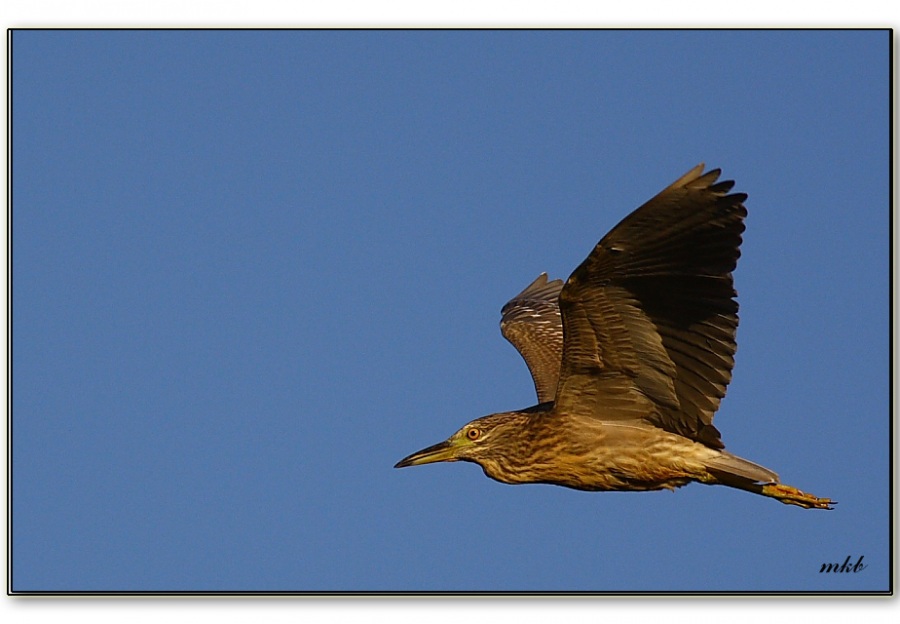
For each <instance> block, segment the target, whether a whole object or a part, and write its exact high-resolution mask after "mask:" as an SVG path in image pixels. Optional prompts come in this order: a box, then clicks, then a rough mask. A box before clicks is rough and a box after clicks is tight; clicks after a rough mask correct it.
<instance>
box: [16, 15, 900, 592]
mask: <svg viewBox="0 0 900 624" xmlns="http://www.w3.org/2000/svg"><path fill="white" fill-rule="evenodd" d="M889 44H890V40H889V33H887V32H885V31H882V32H875V31H857V32H853V31H843V32H838V31H807V32H797V31H731V32H702V31H665V32H658V31H657V32H634V31H631V32H623V31H557V32H546V31H514V32H492V31H465V32H452V31H451V32H448V31H438V32H435V31H430V32H429V31H413V32H404V31H365V32H343V31H342V32H335V31H283V32H272V31H255V32H253V31H249V32H223V31H206V32H195V31H168V32H160V31H157V32H150V31H147V32H141V31H119V32H89V31H88V32H47V31H43V32H42V31H17V32H15V33H14V35H13V47H12V70H13V79H12V87H13V92H12V93H13V100H12V107H13V109H12V110H13V122H12V132H13V152H12V156H13V176H12V183H13V186H12V192H13V195H12V197H13V213H12V216H13V228H12V234H13V236H12V244H13V268H12V277H13V285H12V294H13V309H12V321H13V335H12V338H13V357H12V364H13V383H12V390H13V395H12V408H13V412H12V419H13V420H12V423H13V430H12V444H13V477H14V482H13V502H14V506H13V509H12V520H13V532H12V546H13V589H14V590H18V591H29V590H32V591H65V590H95V591H110V590H122V591H134V590H158V591H173V590H199V591H208V590H244V591H255V590H258V591H273V590H284V591H331V590H337V591H445V590H446V591H480V590H483V591H556V590H579V591H705V590H718V591H838V592H839V591H861V590H863V591H864V590H870V591H875V590H885V589H887V588H888V584H889V576H888V575H889V566H890V553H889V531H890V515H889V506H890V499H889V493H890V492H889V468H890V430H889V425H890V417H891V410H890V402H889V388H890V386H889V383H890V377H889V367H890V350H889V349H890V346H889V322H890V321H889V302H890V299H889V296H890V294H889V262H890V187H889V182H890V177H889V174H890V171H889V153H890V152H889V150H890V143H889V140H890V135H889V126H888V122H889V114H890V111H889V82H888V78H889V76H888V71H889V68H888V58H889ZM701 161H702V162H706V163H707V165H708V166H709V167H721V168H722V169H723V171H724V177H725V178H731V179H735V180H736V182H737V184H736V190H739V191H742V192H746V193H748V194H749V199H748V201H747V208H748V211H749V216H748V219H747V228H748V229H747V232H746V233H745V236H744V245H743V247H742V251H743V255H742V258H741V261H740V263H739V265H738V269H737V271H736V273H735V280H736V286H737V289H738V292H739V301H740V304H741V326H740V329H739V332H738V344H739V348H738V354H737V364H736V367H735V371H734V381H733V382H732V384H731V386H730V389H729V392H728V396H727V397H726V399H725V400H724V401H723V403H722V407H721V409H720V411H719V414H718V416H717V419H716V425H717V427H718V428H719V429H720V431H721V432H722V434H723V440H724V441H725V443H726V445H727V447H728V449H729V450H731V451H732V452H735V453H737V454H739V455H742V456H744V457H747V458H749V459H752V460H754V461H756V462H758V463H761V464H763V465H765V466H767V467H769V468H772V469H774V470H776V471H777V472H779V474H780V475H781V476H782V478H783V480H784V481H785V482H787V483H789V484H791V485H795V486H797V487H799V488H801V489H804V490H807V491H810V492H813V493H815V494H817V495H820V496H829V497H832V498H834V499H836V500H838V501H840V504H839V505H838V508H837V510H835V511H833V512H829V513H825V512H815V511H807V510H802V509H799V508H792V507H787V506H783V505H780V504H778V503H776V502H774V501H772V500H769V499H765V498H762V497H757V496H753V495H750V494H747V493H744V492H739V491H736V490H730V489H728V488H724V487H706V486H702V485H697V484H694V485H690V486H687V487H685V488H682V489H680V490H679V491H677V492H675V493H670V492H657V493H640V494H638V493H585V492H577V491H572V490H567V489H563V488H557V487H551V486H545V485H528V486H507V485H502V484H499V483H496V482H494V481H491V480H489V479H487V478H486V477H484V475H483V474H482V472H481V470H480V469H479V468H478V467H477V466H475V465H473V464H461V463H457V464H438V465H433V466H424V467H416V468H409V469H404V470H394V469H393V468H392V466H393V464H394V463H395V462H396V461H397V460H399V459H400V458H402V457H404V456H405V455H407V454H409V453H410V452H412V451H415V450H418V449H420V448H422V447H424V446H427V445H430V444H432V443H435V442H438V441H440V440H442V439H444V438H445V437H447V436H448V435H449V434H451V433H452V432H453V431H455V430H456V429H457V428H459V427H460V426H461V425H463V424H464V423H465V422H467V421H469V420H471V419H473V418H475V417H477V416H481V415H484V414H488V413H491V412H497V411H505V410H509V409H515V408H521V407H526V406H528V405H531V404H533V403H534V396H533V387H532V384H531V380H530V377H529V375H528V372H527V369H526V368H525V365H524V363H523V362H522V361H521V360H520V359H519V356H518V354H517V353H516V352H515V350H514V349H513V348H512V347H511V346H510V345H509V344H507V343H506V342H505V341H504V340H503V339H502V338H501V337H500V333H499V328H498V321H499V309H500V307H501V306H502V304H503V303H505V302H506V300H507V299H508V298H509V297H510V296H512V295H514V294H516V293H517V292H519V291H520V290H521V289H522V287H524V286H525V285H526V284H528V283H529V282H530V281H531V280H532V279H533V278H534V277H535V276H537V275H538V274H539V273H541V272H542V271H547V272H549V273H550V275H551V276H552V277H563V278H564V277H566V276H567V275H568V274H569V272H571V270H573V269H574V268H575V267H576V266H577V265H578V263H580V262H581V260H582V259H583V258H584V257H585V255H586V254H587V253H588V252H589V251H590V249H591V248H592V247H593V245H594V244H595V243H596V242H597V240H599V239H600V238H601V237H602V236H603V234H605V233H606V232H607V231H608V230H609V228H611V227H612V226H613V225H615V224H616V223H617V222H618V221H619V220H620V219H621V218H622V217H624V216H625V215H626V214H627V213H628V212H630V211H631V210H632V209H634V208H635V207H637V206H638V205H639V204H641V203H642V202H643V201H645V200H646V199H648V198H650V197H651V196H652V195H653V194H655V193H656V192H657V191H659V190H660V189H662V188H663V187H664V186H666V185H667V184H668V183H670V182H671V181H673V180H674V179H675V178H677V177H678V176H680V175H681V174H682V173H684V172H685V171H686V170H688V169H689V168H691V167H692V166H693V165H695V164H697V163H698V162H701ZM847 556H851V557H852V558H853V559H854V561H855V560H856V559H858V557H860V556H863V557H864V561H865V564H866V565H867V567H866V569H865V570H863V571H861V572H859V573H856V574H842V575H823V574H820V573H819V569H820V567H821V565H822V563H824V562H832V561H837V562H841V561H843V560H844V559H845V558H846V557H847Z"/></svg>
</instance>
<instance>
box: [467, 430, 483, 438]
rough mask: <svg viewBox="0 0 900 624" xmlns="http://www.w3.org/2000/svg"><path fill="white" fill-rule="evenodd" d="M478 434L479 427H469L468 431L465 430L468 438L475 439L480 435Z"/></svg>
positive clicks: (479, 432) (479, 431)
mask: <svg viewBox="0 0 900 624" xmlns="http://www.w3.org/2000/svg"><path fill="white" fill-rule="evenodd" d="M480 435H481V429H477V428H474V427H473V428H472V429H469V430H468V431H466V437H467V438H469V439H470V440H477V439H478V436H480Z"/></svg>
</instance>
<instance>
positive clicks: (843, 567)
mask: <svg viewBox="0 0 900 624" xmlns="http://www.w3.org/2000/svg"><path fill="white" fill-rule="evenodd" d="M866 567H867V566H866V564H864V563H863V558H862V555H860V557H859V560H858V561H857V562H856V563H850V555H847V558H846V559H845V560H844V563H823V564H822V568H821V569H820V570H819V574H822V573H823V572H862V571H863V570H865V569H866Z"/></svg>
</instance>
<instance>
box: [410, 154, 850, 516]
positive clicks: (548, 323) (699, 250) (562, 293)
mask: <svg viewBox="0 0 900 624" xmlns="http://www.w3.org/2000/svg"><path fill="white" fill-rule="evenodd" d="M719 174H720V170H719V169H715V170H712V171H709V172H706V173H704V172H703V164H700V165H698V166H696V167H694V168H693V169H691V170H690V171H688V172H687V173H686V174H685V175H683V176H682V177H680V178H679V179H678V180H676V181H675V182H673V183H672V184H671V185H669V186H668V187H667V188H666V189H664V190H663V191H662V192H660V193H659V194H658V195H657V196H656V197H654V198H653V199H651V200H650V201H648V202H647V203H645V204H644V205H643V206H641V207H640V208H638V209H637V210H635V211H634V212H632V213H631V214H630V215H628V216H627V217H625V219H623V220H622V221H621V222H620V223H619V224H618V225H617V226H616V227H614V228H613V229H612V230H611V231H610V232H609V233H608V234H607V235H606V236H605V237H603V239H602V240H601V241H600V242H599V243H597V245H596V247H594V249H593V251H592V252H591V253H590V255H588V257H587V259H585V261H584V262H582V263H581V265H580V266H579V267H578V268H577V269H575V271H574V272H573V273H572V275H571V276H569V279H568V280H566V282H565V284H563V283H562V280H558V279H557V280H552V281H550V280H548V278H547V275H546V274H542V275H540V276H539V277H538V278H537V279H536V280H535V281H534V282H532V283H531V284H530V285H529V286H528V287H527V288H526V289H525V290H523V291H522V292H521V293H520V294H518V295H517V296H516V297H514V298H513V299H512V300H511V301H510V302H509V303H507V304H506V305H505V306H504V307H503V310H502V320H501V323H500V327H501V331H502V333H503V335H504V336H505V337H506V338H507V340H509V341H510V342H511V343H512V344H513V345H514V346H515V347H516V349H517V350H518V351H519V353H520V354H521V355H522V357H523V358H524V359H525V363H526V364H527V365H528V369H529V371H530V372H531V375H532V379H533V380H534V386H535V390H536V391H537V396H538V404H537V405H535V406H534V407H530V408H528V409H524V410H518V411H512V412H503V413H499V414H491V415H489V416H484V417H482V418H478V419H476V420H473V421H472V422H470V423H468V424H467V425H465V426H464V427H463V428H462V429H460V430H459V431H457V432H456V433H454V434H453V435H452V436H450V438H448V439H447V440H445V441H444V442H440V443H438V444H435V445H433V446H429V447H428V448H425V449H422V450H421V451H418V452H416V453H413V454H412V455H409V456H408V457H406V458H404V459H402V460H401V461H400V462H398V463H397V465H396V466H395V468H403V467H406V466H416V465H419V464H429V463H433V462H444V461H460V460H461V461H469V462H475V463H477V464H479V465H480V466H481V467H482V469H483V470H484V472H485V474H486V475H487V476H488V477H491V478H492V479H496V480H497V481H501V482H503V483H549V484H554V485H561V486H566V487H570V488H575V489H578V490H591V491H603V490H619V491H623V490H626V491H646V490H660V489H670V490H674V489H675V488H677V487H681V486H683V485H686V484H687V483H690V482H692V481H696V482H699V483H705V484H708V485H726V486H730V487H733V488H738V489H741V490H746V491H748V492H753V493H755V494H761V495H763V496H769V497H771V498H774V499H777V500H779V501H781V502H782V503H786V504H790V505H798V506H800V507H805V508H811V509H832V505H833V504H834V501H832V500H831V499H828V498H818V497H816V496H813V495H812V494H808V493H806V492H802V491H800V490H798V489H797V488H794V487H791V486H789V485H785V484H783V483H781V482H780V480H779V478H778V475H777V474H775V473H774V472H773V471H771V470H769V469H768V468H764V467H762V466H760V465H758V464H755V463H753V462H751V461H748V460H746V459H743V458H741V457H738V456H737V455H733V454H731V453H729V452H728V451H726V450H725V446H724V444H723V443H722V441H721V437H720V434H719V431H718V430H717V429H716V428H715V427H714V426H713V423H712V421H713V416H714V415H715V412H716V410H717V409H718V407H719V402H720V401H721V400H722V397H724V396H725V390H726V388H727V386H728V383H729V382H730V381H731V370H732V367H733V366H734V353H735V348H736V343H735V333H736V330H737V325H738V315H737V312H738V304H737V301H736V300H735V297H736V296H737V293H736V292H735V290H734V282H733V278H732V274H731V273H732V271H733V270H734V268H735V266H736V265H737V260H738V257H739V256H740V250H739V248H740V244H741V234H742V233H743V231H744V218H745V217H746V215H747V210H746V208H745V207H744V203H743V202H744V201H745V200H746V199H747V195H746V194H744V193H730V191H731V189H732V187H733V186H734V182H733V181H723V182H717V180H718V178H719Z"/></svg>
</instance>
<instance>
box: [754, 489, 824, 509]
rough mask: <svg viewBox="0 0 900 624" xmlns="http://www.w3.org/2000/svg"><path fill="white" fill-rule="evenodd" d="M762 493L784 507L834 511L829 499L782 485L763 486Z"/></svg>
mask: <svg viewBox="0 0 900 624" xmlns="http://www.w3.org/2000/svg"><path fill="white" fill-rule="evenodd" d="M762 493H763V494H764V495H765V496H771V497H772V498H777V499H778V500H780V501H781V502H782V503H784V504H785V505H798V506H799V507H804V508H806V509H834V507H832V505H835V504H837V503H836V501H833V500H831V499H830V498H819V497H817V496H813V495H812V494H807V493H806V492H802V491H800V490H798V489H797V488H795V487H791V486H790V485H784V484H783V483H774V484H771V485H764V486H763V488H762Z"/></svg>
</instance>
